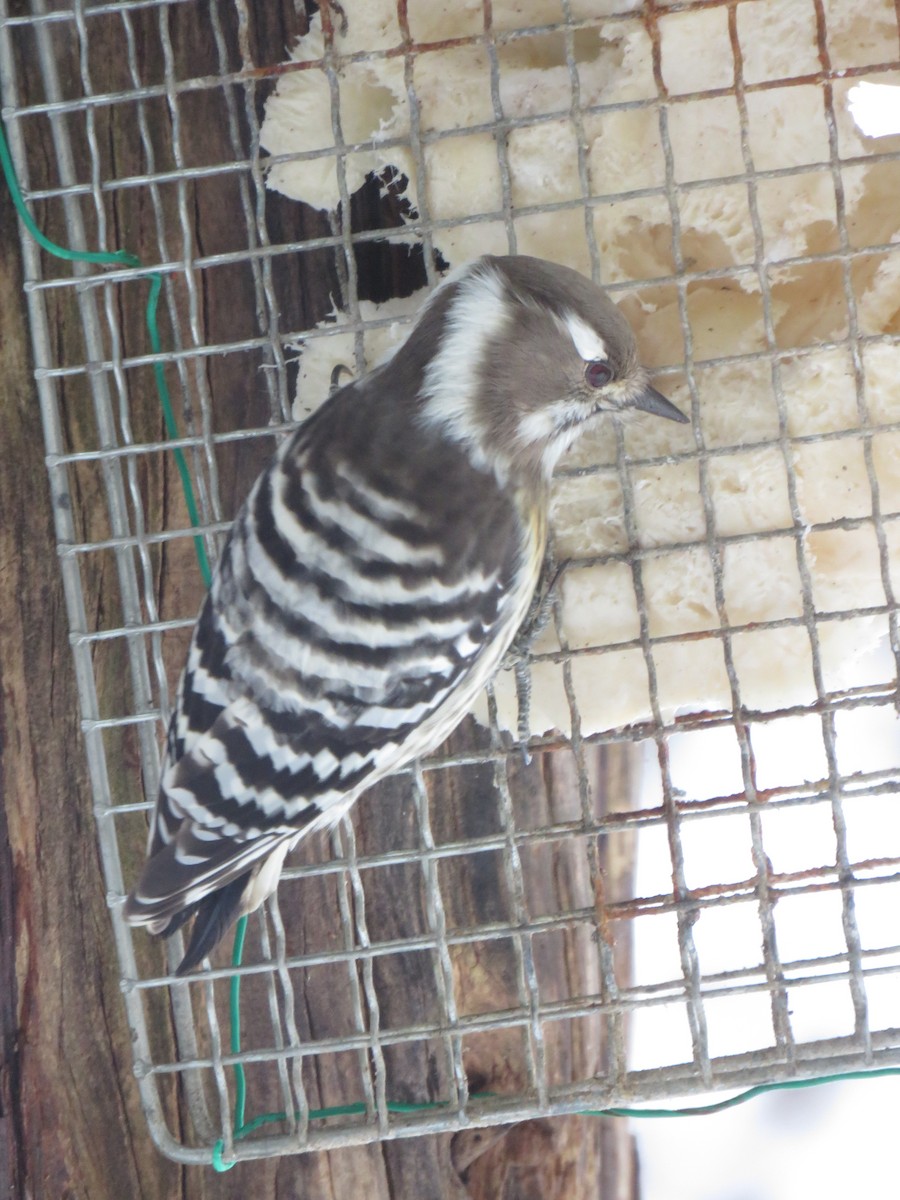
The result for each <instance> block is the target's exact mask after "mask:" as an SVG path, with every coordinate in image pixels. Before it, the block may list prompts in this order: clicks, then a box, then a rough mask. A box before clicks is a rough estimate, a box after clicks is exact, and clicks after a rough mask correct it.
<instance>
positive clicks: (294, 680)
mask: <svg viewBox="0 0 900 1200" xmlns="http://www.w3.org/2000/svg"><path fill="white" fill-rule="evenodd" d="M629 407H631V408H644V409H646V410H648V411H652V412H656V413H658V414H660V415H663V416H669V417H675V418H676V419H678V418H681V414H680V413H678V412H677V410H676V409H674V408H673V407H672V406H671V405H669V404H668V402H667V401H666V400H665V399H664V398H663V397H661V396H660V395H659V394H658V393H657V392H654V391H653V389H652V388H650V387H649V385H648V384H647V380H646V376H645V374H644V372H643V371H642V370H641V368H640V367H639V366H638V364H637V361H636V356H635V352H634V343H633V339H632V337H631V333H630V331H629V329H628V326H627V325H626V323H625V321H624V320H623V318H622V317H621V316H620V314H619V313H618V311H617V310H616V309H615V308H614V306H613V305H612V304H611V303H610V302H609V301H608V300H607V299H606V298H605V297H604V295H603V294H602V292H600V291H599V290H598V289H597V288H595V287H594V286H593V285H592V284H590V283H589V282H588V281H587V280H585V279H583V278H582V277H581V276H580V275H578V274H576V273H575V272H573V271H570V270H568V269H567V268H564V267H559V266H553V265H551V264H549V263H544V262H541V261H540V260H537V259H528V258H483V259H480V260H478V261H477V262H475V263H473V264H470V265H469V266H468V267H466V268H464V269H463V270H461V271H459V272H456V273H455V274H454V275H453V276H451V277H450V278H449V279H447V280H446V281H445V282H444V284H443V285H442V286H441V287H440V288H439V289H438V290H437V291H436V292H435V293H434V295H433V296H432V298H431V299H430V301H429V303H428V304H427V305H426V306H425V308H424V309H423V312H422V314H421V316H420V317H419V320H418V322H417V323H416V325H415V327H414V329H413V330H412V332H411V334H410V336H409V338H408V339H407V341H406V342H405V343H404V344H403V346H401V347H400V349H399V350H398V351H397V352H396V353H395V354H394V356H393V357H392V358H391V359H389V360H388V361H387V362H386V363H385V364H384V365H382V366H381V367H379V368H377V369H376V370H375V371H373V372H372V373H371V374H369V375H367V376H366V377H365V378H363V379H360V380H358V381H356V382H354V383H351V384H350V385H348V386H347V387H345V388H343V389H341V390H340V391H339V392H337V393H335V394H334V395H333V396H331V397H330V398H329V399H328V400H327V401H326V402H325V403H324V404H323V405H322V406H321V408H320V409H319V410H318V411H317V412H316V413H314V414H313V416H312V417H310V418H309V420H307V421H306V422H305V423H304V424H303V425H302V426H301V427H300V428H299V429H298V430H297V431H296V432H295V433H294V434H293V436H291V437H290V438H288V439H287V440H286V441H285V442H284V443H283V444H282V446H281V448H280V449H279V451H278V453H277V455H276V456H275V458H274V460H273V462H272V463H271V464H270V466H269V467H268V468H267V469H266V471H265V472H264V473H263V474H262V476H261V477H260V478H259V479H258V480H257V482H256V484H255V485H254V487H253V489H252V491H251V493H250V495H249V497H248V499H247V501H246V503H245V504H244V506H243V508H242V509H241V511H240V513H239V514H238V517H237V519H236V520H235V523H234V526H233V529H232V531H231V534H230V536H229V538H228V542H227V545H226V547H225V549H224V551H223V554H222V558H221V561H220V563H219V566H218V569H217V572H216V576H215V579H214V581H213V585H212V588H211V590H210V593H209V595H208V597H207V599H206V602H205V604H204V606H203V609H202V611H201V614H200V617H199V620H198V622H197V626H196V629H195V631H194V636H193V639H192V642H191V647H190V650H189V653H188V661H187V664H186V667H185V671H184V675H183V677H182V680H181V684H180V687H179V691H178V697H177V704H176V709H175V712H174V714H173V717H172V720H171V723H170V726H169V735H168V742H167V754H166V763H165V766H164V772H163V777H162V782H161V786H160V791H159V797H158V801H157V806H156V812H155V815H154V820H153V823H152V828H151V834H150V846H149V857H148V861H147V863H146V865H145V868H144V871H143V874H142V876H141V878H140V880H139V882H138V884H137V886H136V887H135V889H134V890H133V892H132V893H131V895H130V896H129V897H128V900H127V901H126V907H125V913H126V917H127V919H128V920H129V921H130V922H131V923H133V924H136V925H146V926H148V927H149V928H150V930H151V931H152V932H154V933H162V934H169V933H171V932H173V931H174V930H175V929H177V928H178V927H179V926H180V925H181V924H182V923H183V922H184V921H185V920H186V919H187V918H188V917H190V916H192V915H194V914H195V913H196V914H197V919H196V921H195V923H194V929H193V934H192V939H191V942H190V945H189V948H188V951H187V954H186V956H185V958H184V961H183V962H182V964H181V967H180V968H179V970H180V971H181V972H184V971H187V970H189V969H190V968H191V967H193V966H195V965H196V964H197V963H198V962H199V961H200V960H201V958H203V957H204V956H205V955H206V954H207V953H208V952H209V950H210V949H211V948H212V947H213V945H215V943H216V942H217V941H218V939H219V937H220V936H221V935H222V933H223V932H224V931H225V929H226V928H227V927H228V925H229V924H230V923H231V922H232V921H234V920H235V919H236V918H237V916H238V915H240V913H242V912H248V911H251V910H252V909H253V908H255V907H256V906H257V905H258V904H259V903H260V902H261V901H262V900H263V899H264V898H265V897H266V896H267V895H269V894H270V893H271V892H272V891H273V890H274V888H275V886H276V884H277V880H278V875H279V874H280V871H281V866H282V863H283V860H284V855H285V854H286V852H287V850H288V849H290V847H291V846H292V845H293V844H294V843H295V842H296V840H297V839H298V838H299V837H300V836H302V835H303V833H305V832H308V831H309V830H311V829H314V828H317V827H320V826H322V825H323V824H328V825H331V824H332V823H334V822H335V821H336V820H337V819H338V818H339V817H340V816H341V815H343V813H345V812H346V811H347V809H348V808H349V806H350V805H351V804H352V803H353V801H354V800H355V799H356V798H357V796H358V795H359V794H360V793H361V792H362V791H364V790H365V789H366V788H368V787H370V786H371V785H372V784H373V783H374V782H376V781H377V780H378V779H380V778H382V777H384V776H385V775H386V774H388V773H389V772H391V771H393V770H396V769H397V768H398V767H400V766H401V765H403V764H404V763H406V762H408V761H409V760H410V759H412V758H415V757H417V756H419V755H421V754H424V753H426V752H427V751H428V750H430V749H431V748H432V747H434V746H436V745H437V744H438V743H439V742H440V741H442V740H443V739H444V738H445V737H446V736H447V735H448V734H449V733H450V731H451V730H452V729H453V728H454V727H455V726H456V725H457V724H458V722H459V721H460V720H461V718H462V717H463V716H464V715H465V713H466V711H467V710H468V709H469V707H470V706H471V704H472V702H473V701H474V699H475V697H476V696H477V695H478V693H479V691H480V690H481V688H482V687H483V686H484V684H485V683H486V682H487V681H488V680H489V679H490V677H491V676H492V674H493V673H494V671H495V670H496V669H497V667H498V665H499V663H500V661H501V659H502V657H503V655H504V654H505V652H506V650H507V648H508V647H509V644H510V642H511V641H512V639H513V637H514V636H515V634H516V632H517V630H518V628H519V626H520V624H521V622H522V620H523V618H524V616H525V614H526V612H527V610H528V606H529V602H530V600H531V597H532V594H533V592H534V589H535V586H536V584H537V581H538V577H539V574H540V569H541V563H542V560H543V555H544V547H545V539H546V501H547V487H548V481H549V478H550V474H551V472H552V469H553V466H554V464H555V462H556V460H557V458H558V456H559V454H560V453H561V452H562V451H563V450H564V449H565V448H566V446H568V445H569V444H570V443H571V441H572V440H573V438H574V437H575V436H577V434H578V432H579V431H580V429H581V428H582V426H583V424H584V422H585V421H586V420H587V419H588V418H590V417H591V416H594V415H595V414H597V413H598V412H600V411H602V410H603V409H612V410H617V409H618V410H621V409H625V408H629ZM682 419H683V418H682Z"/></svg>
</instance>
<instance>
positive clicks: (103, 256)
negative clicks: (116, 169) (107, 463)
mask: <svg viewBox="0 0 900 1200" xmlns="http://www.w3.org/2000/svg"><path fill="white" fill-rule="evenodd" d="M0 165H2V167H3V175H4V178H5V179H6V186H7V188H8V189H9V194H10V197H11V198H12V202H13V204H14V205H15V208H16V211H17V212H18V214H19V216H20V217H21V219H22V223H23V224H24V226H25V228H26V229H27V230H28V232H29V233H30V234H31V236H32V237H33V238H34V240H35V241H36V242H37V243H38V245H39V246H42V247H43V249H44V250H46V251H47V252H48V253H50V254H53V255H54V256H55V257H56V258H62V259H65V260H66V261H67V262H86V263H98V264H100V265H102V266H117V267H139V266H140V265H141V260H140V259H139V258H138V257H137V255H135V254H129V253H128V251H127V250H111V251H106V250H101V251H96V252H91V251H88V250H70V249H69V248H68V247H67V246H58V245H57V244H56V242H51V241H50V239H49V238H48V237H46V236H45V235H44V234H43V233H42V232H41V230H40V229H38V227H37V225H36V224H35V223H34V220H33V218H32V216H31V213H30V212H29V211H28V209H27V207H26V205H25V199H24V197H23V196H22V189H21V188H20V187H19V180H18V178H17V177H16V172H15V168H14V167H13V162H12V158H11V157H10V153H9V145H8V143H7V140H6V131H5V129H4V128H3V124H2V122H0ZM148 278H149V280H150V295H149V297H148V299H147V311H146V322H147V331H148V333H149V335H150V345H151V347H152V348H153V353H154V354H161V353H162V348H161V343H160V338H159V324H158V322H157V316H156V314H157V309H158V307H159V294H160V291H161V290H162V276H161V275H159V274H158V273H156V272H154V273H152V274H150V275H149V276H148ZM153 373H154V375H155V376H156V388H157V391H158V392H159V401H160V405H161V407H162V411H163V419H164V421H165V424H166V432H167V433H168V436H169V437H170V438H177V437H178V426H177V424H176V422H175V414H174V413H173V412H172V401H171V398H170V396H169V387H168V384H167V383H166V377H165V372H164V370H163V364H162V363H161V362H155V363H154V364H153ZM174 454H175V463H176V465H177V467H178V474H179V475H180V476H181V486H182V488H183V489H184V499H185V505H186V507H187V511H188V516H189V518H190V521H191V524H192V525H193V526H195V527H196V526H197V525H199V524H200V517H199V515H198V513H197V504H196V501H195V500H194V487H193V484H192V482H191V475H190V471H189V470H188V465H187V461H186V460H185V457H184V453H183V451H182V450H181V447H180V446H176V447H175V450H174ZM194 547H195V549H196V551H197V559H198V560H199V563H200V572H201V574H202V576H203V581H204V583H205V584H206V586H207V587H209V585H210V583H211V582H212V572H211V571H210V569H209V560H208V559H207V557H206V547H205V546H204V545H203V539H202V538H201V536H200V535H199V534H197V535H196V536H195V537H194Z"/></svg>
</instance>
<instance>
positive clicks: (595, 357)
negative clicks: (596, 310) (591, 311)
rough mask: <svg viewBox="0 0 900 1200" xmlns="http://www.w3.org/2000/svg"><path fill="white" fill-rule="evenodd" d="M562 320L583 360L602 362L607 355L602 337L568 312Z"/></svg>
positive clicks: (579, 318)
mask: <svg viewBox="0 0 900 1200" xmlns="http://www.w3.org/2000/svg"><path fill="white" fill-rule="evenodd" d="M562 321H563V325H565V327H566V329H567V330H568V331H569V336H570V337H571V339H572V341H573V342H574V343H575V349H576V350H577V351H578V353H579V354H580V355H581V357H582V358H583V359H584V361H585V362H602V361H604V360H605V359H606V358H608V357H609V355H608V354H607V352H606V343H605V342H604V340H603V338H602V337H601V336H600V334H599V333H598V332H597V331H596V329H592V328H591V326H590V325H588V324H587V322H585V321H582V319H581V317H579V316H577V315H576V314H575V313H572V312H570V313H566V314H565V316H564V317H563V319H562Z"/></svg>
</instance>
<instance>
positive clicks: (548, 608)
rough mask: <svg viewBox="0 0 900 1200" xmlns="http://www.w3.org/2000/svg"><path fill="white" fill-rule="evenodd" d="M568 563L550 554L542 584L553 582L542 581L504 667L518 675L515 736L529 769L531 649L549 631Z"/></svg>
mask: <svg viewBox="0 0 900 1200" xmlns="http://www.w3.org/2000/svg"><path fill="white" fill-rule="evenodd" d="M568 561H569V560H568V559H565V560H564V561H563V562H561V563H559V564H558V565H557V563H556V560H555V559H554V557H553V554H552V552H551V551H550V550H548V551H547V554H546V557H545V558H544V565H543V567H542V569H541V581H543V580H544V579H548V578H549V580H550V582H549V583H548V584H547V585H546V586H543V584H542V582H541V583H539V584H538V586H537V588H536V589H535V593H534V596H533V597H532V600H531V604H530V605H529V608H528V612H527V613H526V614H525V620H524V621H523V622H522V624H521V626H520V627H519V631H518V633H517V634H516V636H515V637H514V638H513V641H512V643H511V645H510V647H509V649H508V650H507V652H506V655H505V657H504V659H503V662H502V664H501V665H502V667H503V668H504V669H505V670H512V671H513V672H514V675H515V681H516V705H517V707H518V713H519V715H518V721H517V723H516V724H517V728H516V734H517V738H518V743H519V750H520V753H521V755H522V762H523V764H524V766H526V767H527V766H529V765H530V763H531V759H532V755H531V752H530V751H529V749H528V739H529V737H530V735H531V649H532V647H533V645H534V643H535V642H536V641H537V639H538V638H539V637H540V636H541V634H542V633H543V632H544V630H545V629H546V628H547V625H548V623H549V621H550V617H551V616H552V614H553V606H554V603H555V601H556V590H557V587H558V584H559V580H560V577H561V575H562V573H563V571H564V570H565V568H566V566H567V565H568Z"/></svg>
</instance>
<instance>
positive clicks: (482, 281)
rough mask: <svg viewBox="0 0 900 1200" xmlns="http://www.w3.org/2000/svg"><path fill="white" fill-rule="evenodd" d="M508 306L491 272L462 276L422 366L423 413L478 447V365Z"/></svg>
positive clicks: (504, 321) (453, 435)
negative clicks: (437, 340)
mask: <svg viewBox="0 0 900 1200" xmlns="http://www.w3.org/2000/svg"><path fill="white" fill-rule="evenodd" d="M509 317H510V307H509V304H508V302H507V300H506V292H505V287H504V284H503V281H502V280H501V279H500V278H499V276H498V275H497V274H496V272H494V271H491V270H480V271H477V272H476V273H475V274H474V275H470V276H469V277H468V278H466V277H465V276H464V277H463V280H462V282H461V284H460V287H459V292H458V293H457V295H456V296H455V297H454V299H453V302H452V304H451V305H450V307H449V309H448V311H447V327H446V332H445V333H444V335H443V337H442V339H441V344H440V348H439V350H438V352H437V354H436V355H435V356H434V358H433V359H432V360H431V362H430V363H429V364H428V367H427V368H426V371H425V384H424V387H423V389H422V392H423V396H424V399H425V405H424V416H425V419H426V420H427V421H428V422H431V423H434V424H435V425H440V426H442V427H443V428H444V430H445V431H446V432H447V433H448V434H449V435H450V437H451V438H453V439H454V440H456V441H460V442H465V443H467V444H468V445H469V446H470V447H471V448H472V449H473V451H475V452H476V458H477V452H478V451H479V450H480V439H481V435H482V432H483V431H482V429H481V424H480V420H479V416H478V413H477V411H476V401H477V393H478V368H479V366H480V364H481V358H482V352H483V349H484V347H485V346H486V345H490V344H491V343H492V342H494V341H496V340H497V338H498V337H499V335H500V333H501V332H502V330H503V329H504V328H505V327H506V324H507V321H508V320H509Z"/></svg>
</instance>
